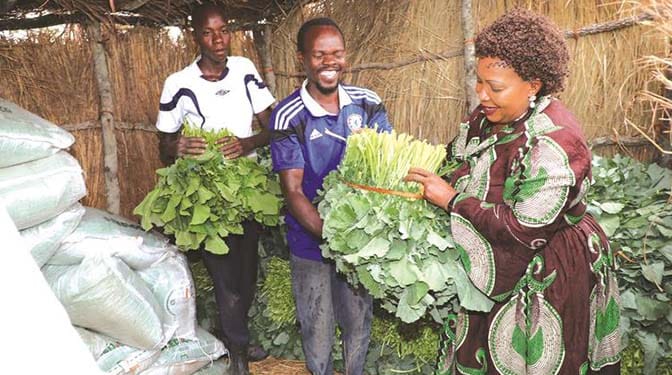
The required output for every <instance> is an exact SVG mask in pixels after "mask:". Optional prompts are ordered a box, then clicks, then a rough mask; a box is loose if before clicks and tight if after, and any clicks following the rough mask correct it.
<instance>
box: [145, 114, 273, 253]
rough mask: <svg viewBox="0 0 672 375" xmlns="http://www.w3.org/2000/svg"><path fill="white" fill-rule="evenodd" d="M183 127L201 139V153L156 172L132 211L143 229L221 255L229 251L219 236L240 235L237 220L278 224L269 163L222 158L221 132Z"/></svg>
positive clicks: (223, 133)
mask: <svg viewBox="0 0 672 375" xmlns="http://www.w3.org/2000/svg"><path fill="white" fill-rule="evenodd" d="M183 129H184V130H183V134H184V135H185V136H190V137H202V138H204V139H205V140H206V141H207V143H208V146H207V149H206V151H205V153H203V154H202V155H199V156H196V157H184V158H179V159H177V160H176V161H175V163H174V164H173V165H171V166H169V167H167V168H162V169H159V170H157V171H156V173H157V175H158V176H159V181H158V183H157V185H156V187H155V188H154V190H152V191H150V192H149V193H148V194H147V196H146V197H145V199H144V200H143V201H142V202H141V203H140V204H139V205H138V206H137V207H136V208H135V210H133V213H134V214H135V215H138V216H140V218H141V221H140V223H141V225H142V227H143V229H145V230H149V229H151V228H153V227H161V228H163V232H164V233H166V234H174V235H175V243H176V244H177V246H178V247H179V248H180V249H181V250H184V251H186V250H195V249H198V248H199V247H201V245H202V244H203V245H204V247H205V249H206V250H207V251H210V252H212V253H215V254H226V253H228V252H229V247H228V246H227V245H226V242H224V238H226V237H227V236H228V235H229V234H242V233H243V227H242V222H243V221H245V220H255V221H257V222H258V223H260V224H262V225H266V226H276V225H278V224H279V223H280V209H281V207H282V197H281V192H280V185H279V183H278V181H277V179H275V178H271V177H270V163H268V162H267V163H265V164H260V163H257V162H256V161H255V160H252V159H250V158H247V157H240V158H237V159H226V158H224V157H223V156H222V154H221V153H220V152H219V150H218V149H217V145H216V143H215V142H216V141H217V140H218V139H221V138H223V137H225V136H229V135H230V133H229V132H228V131H227V130H222V131H219V132H213V131H204V130H201V129H196V128H193V127H190V126H184V128H183Z"/></svg>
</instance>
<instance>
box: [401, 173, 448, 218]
mask: <svg viewBox="0 0 672 375" xmlns="http://www.w3.org/2000/svg"><path fill="white" fill-rule="evenodd" d="M404 181H414V182H417V183H420V184H422V186H423V187H424V189H423V193H422V194H423V197H424V198H425V199H426V200H427V201H428V202H429V203H431V204H434V205H436V206H438V207H441V208H443V209H444V210H447V209H448V203H450V201H452V200H453V198H454V197H455V196H456V195H457V191H455V189H454V188H453V187H452V186H451V185H450V184H449V183H447V182H446V181H445V180H444V179H442V178H441V177H439V176H438V175H436V174H434V173H431V172H429V171H426V170H424V169H422V168H411V169H409V170H408V175H406V177H404Z"/></svg>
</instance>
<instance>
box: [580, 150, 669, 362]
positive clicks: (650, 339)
mask: <svg viewBox="0 0 672 375" xmlns="http://www.w3.org/2000/svg"><path fill="white" fill-rule="evenodd" d="M593 178H594V180H595V184H594V185H593V187H592V188H591V191H590V192H589V195H588V200H589V212H591V213H592V214H593V216H595V217H596V219H597V220H598V222H599V223H600V225H601V226H602V227H603V228H604V230H605V232H606V233H607V236H608V237H609V239H610V242H611V246H612V250H613V252H614V253H615V254H617V255H616V257H617V259H618V260H619V263H620V269H618V271H617V272H618V284H619V289H620V291H621V304H622V311H621V316H622V318H621V328H622V329H623V332H624V333H625V335H624V346H627V345H628V343H629V341H630V340H631V339H634V340H635V341H637V342H638V343H639V347H641V350H642V351H643V353H644V369H643V373H645V374H657V373H660V372H658V371H657V370H656V364H657V363H658V361H659V360H660V359H661V358H665V361H666V362H667V365H671V364H672V302H671V301H670V300H671V299H672V204H671V203H670V198H671V195H670V194H671V192H672V191H671V188H672V171H670V170H668V169H664V168H661V167H659V166H658V165H656V164H643V163H640V162H638V161H636V160H633V159H630V158H627V157H622V156H618V155H617V156H615V157H614V158H611V159H607V158H600V157H595V158H594V159H593ZM624 361H625V359H624Z"/></svg>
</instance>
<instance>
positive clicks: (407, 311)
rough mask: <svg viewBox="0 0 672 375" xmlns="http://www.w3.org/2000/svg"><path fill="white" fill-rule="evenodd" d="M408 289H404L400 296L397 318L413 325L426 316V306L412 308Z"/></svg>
mask: <svg viewBox="0 0 672 375" xmlns="http://www.w3.org/2000/svg"><path fill="white" fill-rule="evenodd" d="M408 293H409V291H408V289H404V291H403V292H402V293H401V296H399V304H398V305H397V311H396V313H395V316H396V317H398V318H399V319H401V321H402V322H404V323H411V322H414V321H416V320H418V319H420V317H421V316H423V315H424V314H425V310H426V309H427V307H426V306H411V305H409V304H408Z"/></svg>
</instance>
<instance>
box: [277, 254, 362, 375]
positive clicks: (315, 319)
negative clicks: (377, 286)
mask: <svg viewBox="0 0 672 375" xmlns="http://www.w3.org/2000/svg"><path fill="white" fill-rule="evenodd" d="M290 266H291V269H292V292H293V293H294V299H295V301H296V315H297V318H298V320H299V324H300V325H301V338H302V343H303V353H304V355H305V356H306V365H307V366H308V370H310V372H311V373H312V374H313V375H331V374H333V373H334V369H333V360H332V354H331V349H332V347H333V343H334V333H335V330H336V326H335V324H336V323H338V325H339V327H340V328H341V336H342V339H343V357H344V358H343V360H344V361H345V375H361V374H362V373H363V371H364V361H365V359H366V352H367V351H368V349H369V338H370V334H371V320H372V316H373V308H372V299H371V296H370V295H369V294H368V293H367V292H366V291H365V290H364V289H363V288H360V289H354V288H353V287H351V286H350V285H349V284H348V283H347V282H346V281H345V280H344V279H343V278H341V277H340V276H339V275H337V272H336V267H335V266H334V264H333V263H326V262H320V261H314V260H309V259H304V258H299V257H296V256H294V255H292V256H291V258H290Z"/></svg>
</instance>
